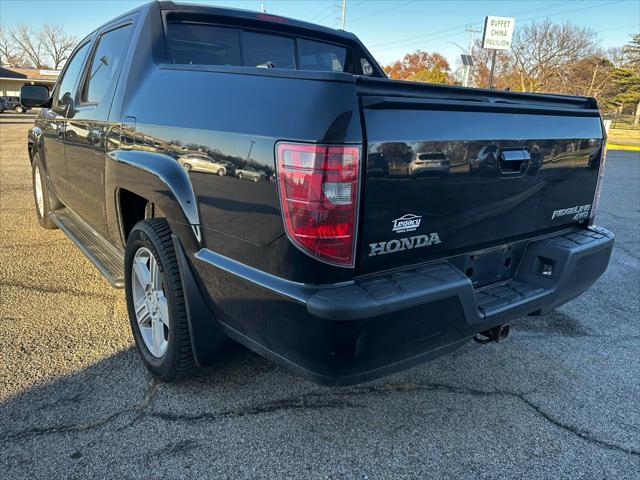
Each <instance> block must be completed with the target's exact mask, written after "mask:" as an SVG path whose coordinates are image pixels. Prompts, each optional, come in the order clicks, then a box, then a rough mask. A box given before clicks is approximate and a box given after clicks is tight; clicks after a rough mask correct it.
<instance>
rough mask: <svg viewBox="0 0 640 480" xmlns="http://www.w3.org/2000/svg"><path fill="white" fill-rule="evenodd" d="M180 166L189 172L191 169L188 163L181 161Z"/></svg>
mask: <svg viewBox="0 0 640 480" xmlns="http://www.w3.org/2000/svg"><path fill="white" fill-rule="evenodd" d="M182 166H183V167H184V169H185V170H186V171H187V172H190V171H191V170H193V167H192V166H191V164H190V163H183V164H182Z"/></svg>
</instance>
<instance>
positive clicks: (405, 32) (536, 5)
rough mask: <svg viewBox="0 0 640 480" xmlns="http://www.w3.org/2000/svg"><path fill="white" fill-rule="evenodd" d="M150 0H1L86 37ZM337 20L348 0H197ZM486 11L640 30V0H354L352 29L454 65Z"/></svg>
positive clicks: (22, 14)
mask: <svg viewBox="0 0 640 480" xmlns="http://www.w3.org/2000/svg"><path fill="white" fill-rule="evenodd" d="M142 3H146V1H144V0H48V1H45V0H1V1H0V23H2V25H5V26H11V25H15V24H18V23H29V24H31V25H32V26H33V27H36V28H37V27H38V26H40V25H41V24H44V23H53V24H60V25H63V26H65V27H66V28H67V30H68V31H69V32H70V33H72V34H74V35H76V36H78V37H79V38H80V37H83V36H84V35H86V34H87V33H89V32H90V31H91V30H93V29H94V28H96V27H98V26H99V25H101V24H102V23H104V22H105V21H107V20H109V19H111V18H112V17H115V16H116V15H118V14H120V13H123V12H125V11H127V10H130V9H132V8H134V7H135V6H137V5H139V4H142ZM189 3H205V4H213V5H221V6H229V7H236V8H244V9H247V10H259V9H260V5H261V3H262V4H264V6H265V8H266V10H267V11H268V12H269V13H274V14H278V15H283V16H288V17H292V18H297V19H301V20H306V21H312V22H315V23H320V24H322V25H325V26H329V27H337V26H338V17H339V9H340V5H341V3H342V2H341V0H297V1H291V0H264V1H263V2H260V1H259V0H258V1H256V0H235V1H226V0H215V1H209V0H199V1H198V0H195V1H191V2H189ZM485 15H496V16H505V17H506V16H513V17H515V18H516V23H515V25H516V27H515V28H516V29H517V28H518V25H522V24H524V23H529V22H531V21H534V20H540V19H542V18H545V17H549V18H550V19H552V20H554V21H558V22H563V21H567V20H568V21H571V22H572V23H575V24H577V25H581V26H587V27H590V28H592V29H593V30H595V31H596V32H598V36H599V38H600V39H601V44H602V46H603V47H605V48H608V47H613V46H621V45H623V44H625V43H626V42H627V41H628V40H629V36H630V35H631V34H632V33H638V32H640V1H639V0H569V1H567V0H564V1H563V0H544V1H538V0H534V1H527V0H487V1H484V0H462V1H458V0H409V1H407V0H405V1H400V0H398V1H386V0H347V21H346V27H345V29H346V30H349V31H352V32H354V33H355V34H357V35H358V36H359V37H360V39H361V40H362V41H363V42H364V43H365V44H366V45H367V46H368V47H369V49H370V50H371V52H372V53H373V55H374V56H375V57H376V59H377V60H378V61H380V62H382V63H390V62H391V61H393V60H396V59H399V58H401V57H402V56H403V55H404V54H405V53H407V52H409V51H413V50H416V49H418V48H420V49H423V50H427V51H437V52H440V53H442V54H444V55H445V56H446V57H447V58H449V60H450V62H451V63H452V66H453V65H455V60H456V59H457V57H458V54H459V53H460V49H459V48H458V47H457V46H455V45H453V44H452V43H450V42H453V43H457V44H459V45H460V46H463V47H466V46H467V45H468V43H469V34H468V33H465V31H464V30H465V25H473V26H474V28H476V29H480V28H481V27H482V22H483V19H484V16H485Z"/></svg>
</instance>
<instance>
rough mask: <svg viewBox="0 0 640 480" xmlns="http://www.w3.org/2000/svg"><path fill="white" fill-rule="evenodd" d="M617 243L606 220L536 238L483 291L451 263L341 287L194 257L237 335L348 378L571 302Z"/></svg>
mask: <svg viewBox="0 0 640 480" xmlns="http://www.w3.org/2000/svg"><path fill="white" fill-rule="evenodd" d="M612 247H613V234H612V233H611V232H609V231H607V230H605V229H602V228H598V227H590V228H589V229H576V230H574V231H571V232H569V233H564V234H561V235H557V236H552V237H547V238H544V239H542V240H538V241H532V242H530V243H529V244H528V245H527V247H526V251H525V253H524V255H523V258H522V260H521V262H520V265H519V268H518V270H517V272H516V274H515V275H514V276H513V278H511V279H510V280H509V281H506V282H500V283H498V284H493V285H490V286H487V287H484V288H480V289H474V288H473V286H472V284H471V281H470V280H469V279H468V278H467V277H466V276H465V275H464V274H463V273H462V272H461V271H460V270H459V269H457V268H456V267H455V266H453V265H452V264H451V263H449V262H448V261H440V262H436V263H431V264H428V265H424V266H421V267H416V268H411V269H405V270H401V271H396V272H393V273H387V274H383V275H377V276H371V277H366V278H362V279H359V280H356V281H354V282H350V283H348V284H343V285H337V286H309V285H303V284H298V283H294V282H289V281H287V280H284V279H280V278H277V277H273V276H271V275H268V274H265V273H264V272H259V271H256V270H254V269H251V268H250V267H247V266H244V265H240V264H237V262H235V261H233V260H230V259H228V258H225V257H222V256H219V255H217V254H215V253H213V252H210V251H208V250H201V251H200V252H198V253H197V254H196V262H195V264H194V265H195V267H196V270H197V271H198V273H199V274H200V276H201V278H202V280H203V282H204V284H205V285H206V286H207V290H208V291H209V293H210V295H211V297H212V300H213V305H214V310H215V311H214V313H215V314H216V317H217V318H218V319H219V320H220V322H221V323H222V325H223V328H224V329H225V331H226V333H227V335H229V336H230V337H232V338H234V339H236V340H238V341H239V342H241V343H243V344H245V345H246V346H248V347H249V348H251V349H253V350H255V351H257V352H258V353H260V354H262V355H264V356H266V357H268V358H270V359H271V360H273V361H275V362H276V363H279V364H281V365H283V366H285V367H287V368H288V369H290V370H293V371H295V372H296V373H298V374H300V375H302V376H304V377H306V378H308V379H311V380H313V381H315V382H317V383H321V384H331V385H348V384H354V383H359V382H363V381H366V380H370V379H373V378H377V377H380V376H383V375H386V374H389V373H392V372H394V371H398V370H402V369H404V368H407V367H409V366H411V365H414V364H417V363H420V362H423V361H426V360H429V359H432V358H435V357H438V356H440V355H443V354H445V353H447V352H450V351H453V350H455V349H457V348H459V347H460V346H462V345H463V344H464V343H466V342H467V341H468V340H469V339H470V338H472V337H473V336H474V335H475V334H476V333H478V332H481V331H484V330H487V329H489V328H491V327H494V326H496V325H500V324H504V323H507V322H509V321H510V320H511V319H513V318H516V317H518V316H521V315H524V314H527V313H532V312H536V311H539V310H547V309H551V308H554V307H556V306H559V305H562V304H563V303H566V302H567V301H569V300H571V299H572V298H575V297H576V296H578V295H580V294H581V293H582V292H584V291H585V290H586V289H587V288H589V287H590V286H591V285H592V284H593V283H594V282H595V281H596V280H597V279H598V277H599V276H600V275H601V274H602V273H603V272H604V271H605V269H606V268H607V265H608V263H609V258H610V255H611V250H612ZM545 265H546V267H545ZM549 266H551V268H552V271H551V272H549V271H548V270H549ZM543 269H546V270H547V274H546V275H545V274H543ZM238 292H243V294H242V295H243V298H242V299H238Z"/></svg>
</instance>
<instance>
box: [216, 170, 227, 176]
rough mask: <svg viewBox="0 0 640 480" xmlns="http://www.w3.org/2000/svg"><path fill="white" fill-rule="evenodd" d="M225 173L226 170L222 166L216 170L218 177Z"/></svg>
mask: <svg viewBox="0 0 640 480" xmlns="http://www.w3.org/2000/svg"><path fill="white" fill-rule="evenodd" d="M225 173H227V172H226V171H225V169H224V168H221V169H220V170H218V176H219V177H224V174H225Z"/></svg>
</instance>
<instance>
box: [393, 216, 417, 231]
mask: <svg viewBox="0 0 640 480" xmlns="http://www.w3.org/2000/svg"><path fill="white" fill-rule="evenodd" d="M421 221H422V217H421V216H420V215H414V214H412V213H407V214H406V215H403V216H401V217H400V218H396V219H395V220H393V228H392V229H391V231H393V232H396V233H405V232H415V231H416V230H417V229H418V227H419V226H420V222H421Z"/></svg>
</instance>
